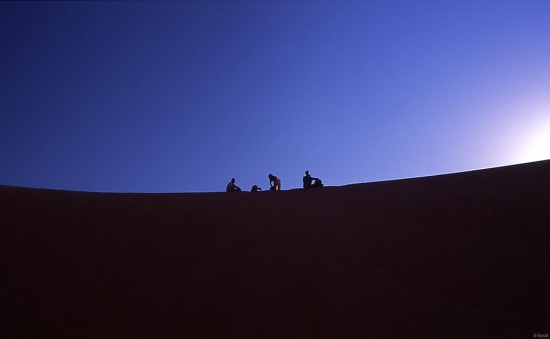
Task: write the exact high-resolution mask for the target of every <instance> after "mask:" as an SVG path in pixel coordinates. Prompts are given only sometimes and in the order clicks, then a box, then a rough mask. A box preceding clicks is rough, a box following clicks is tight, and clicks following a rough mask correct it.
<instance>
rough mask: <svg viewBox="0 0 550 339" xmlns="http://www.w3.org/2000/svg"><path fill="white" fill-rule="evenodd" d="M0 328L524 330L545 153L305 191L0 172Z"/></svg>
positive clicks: (135, 334) (541, 280)
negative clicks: (8, 177)
mask: <svg viewBox="0 0 550 339" xmlns="http://www.w3.org/2000/svg"><path fill="white" fill-rule="evenodd" d="M0 218H1V219H0V220H1V221H0V225H1V226H0V277H1V283H0V284H1V290H0V291H1V292H0V293H1V295H0V297H1V302H0V305H1V306H0V307H1V311H2V312H1V313H2V314H3V315H2V317H1V318H0V321H1V323H0V326H1V327H0V337H2V338H24V337H28V338H62V337H65V338H115V337H116V338H140V337H144V338H161V337H176V338H533V337H534V336H535V335H536V334H541V335H544V334H547V333H549V332H550V162H549V161H546V162H538V163H532V164H526V165H518V166H511V167H504V168H497V169H490V170H484V171H476V172H468V173H461V174H453V175H445V176H437V177H428V178H420V179H411V180H401V181H390V182H381V183H372V184H361V185H352V186H345V187H333V188H330V187H329V188H324V189H322V190H314V191H302V190H294V191H282V192H260V193H245V192H242V193H209V194H101V193H81V192H64V191H48V190H35V189H24V188H14V187H5V186H3V187H0Z"/></svg>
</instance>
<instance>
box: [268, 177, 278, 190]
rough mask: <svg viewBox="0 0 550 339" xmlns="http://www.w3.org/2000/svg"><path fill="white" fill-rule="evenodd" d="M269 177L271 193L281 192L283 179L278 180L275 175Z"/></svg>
mask: <svg viewBox="0 0 550 339" xmlns="http://www.w3.org/2000/svg"><path fill="white" fill-rule="evenodd" d="M268 177H269V186H271V187H270V188H269V190H270V191H280V190H281V179H279V178H277V177H276V176H274V175H273V174H270V175H268Z"/></svg>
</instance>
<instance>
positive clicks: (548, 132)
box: [523, 123, 550, 162]
mask: <svg viewBox="0 0 550 339" xmlns="http://www.w3.org/2000/svg"><path fill="white" fill-rule="evenodd" d="M538 130H539V131H538V132H537V133H536V134H534V135H533V137H532V138H530V140H529V143H528V144H527V147H526V150H525V154H524V156H523V158H524V161H525V162H532V161H539V160H547V159H550V123H549V124H546V125H544V126H540V128H538Z"/></svg>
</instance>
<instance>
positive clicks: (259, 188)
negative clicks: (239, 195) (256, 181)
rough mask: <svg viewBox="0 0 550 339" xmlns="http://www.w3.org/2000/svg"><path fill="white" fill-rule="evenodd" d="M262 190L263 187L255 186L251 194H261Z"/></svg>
mask: <svg viewBox="0 0 550 339" xmlns="http://www.w3.org/2000/svg"><path fill="white" fill-rule="evenodd" d="M261 190H262V189H261V187H258V186H256V185H254V186H252V189H251V190H250V192H260V191H261Z"/></svg>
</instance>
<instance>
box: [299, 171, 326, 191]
mask: <svg viewBox="0 0 550 339" xmlns="http://www.w3.org/2000/svg"><path fill="white" fill-rule="evenodd" d="M303 181H304V189H310V188H318V187H323V182H322V181H321V179H319V178H314V177H312V176H311V175H310V174H309V171H306V175H305V176H304V178H303Z"/></svg>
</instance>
